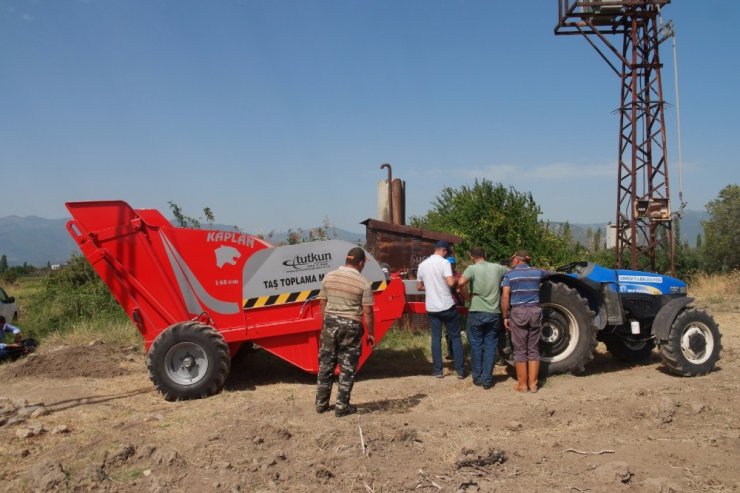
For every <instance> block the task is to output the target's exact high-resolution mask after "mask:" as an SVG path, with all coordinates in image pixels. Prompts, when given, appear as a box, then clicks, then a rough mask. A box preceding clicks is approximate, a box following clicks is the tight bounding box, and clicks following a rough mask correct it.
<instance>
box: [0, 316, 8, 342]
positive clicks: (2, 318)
mask: <svg viewBox="0 0 740 493" xmlns="http://www.w3.org/2000/svg"><path fill="white" fill-rule="evenodd" d="M6 322H7V320H5V317H4V316H3V315H0V325H5V323H6ZM0 337H2V334H0ZM0 340H1V339H0Z"/></svg>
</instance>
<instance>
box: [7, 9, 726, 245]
mask: <svg viewBox="0 0 740 493" xmlns="http://www.w3.org/2000/svg"><path fill="white" fill-rule="evenodd" d="M525 6H526V7H528V8H527V9H526V10H525V8H524V7H525ZM556 14H557V0H536V1H534V2H521V1H515V2H514V1H463V0H457V1H452V0H450V1H441V0H373V1H359V0H342V1H339V0H336V1H330V0H325V1H318V0H317V1H313V0H295V1H287V0H286V1H282V0H243V1H237V0H232V1H226V0H223V1H210V2H204V1H187V0H178V1H175V0H172V1H164V0H137V1H133V0H132V1H126V0H120V1H110V0H105V1H103V0H86V1H77V0H29V1H20V0H18V1H13V0H0V170H1V172H2V176H3V185H4V186H3V189H4V194H3V201H2V208H1V209H0V216H7V215H20V216H27V215H38V216H42V217H47V218H59V217H65V216H67V212H66V209H64V202H65V201H73V200H95V199H123V200H126V201H128V202H129V203H130V204H131V205H132V206H134V207H135V208H156V209H160V210H162V211H166V210H167V202H168V201H174V202H176V203H178V204H179V205H180V206H181V207H182V208H183V210H184V212H185V213H186V214H189V215H192V216H198V215H200V214H201V212H200V211H201V210H202V208H203V207H206V206H208V207H210V208H211V209H212V210H213V211H214V213H215V215H216V220H217V221H218V222H220V223H228V224H236V225H239V226H240V227H242V228H243V229H244V230H245V231H249V232H253V233H268V232H269V231H271V230H286V229H288V228H291V227H292V228H296V227H308V226H313V225H318V224H320V223H321V221H322V220H324V218H326V217H328V218H329V220H330V221H331V222H332V223H333V224H334V225H335V226H338V227H341V228H344V229H348V230H351V231H357V232H361V231H363V227H362V226H361V225H360V224H359V222H360V221H363V220H364V219H367V218H369V217H373V216H374V215H375V210H376V206H375V204H376V197H375V194H376V187H377V182H378V181H380V180H383V179H384V178H385V177H386V171H385V170H381V169H380V165H381V164H382V163H384V162H390V163H391V164H392V166H393V174H394V177H398V178H401V179H403V180H405V181H406V201H407V206H406V207H407V217H408V216H411V215H421V214H424V213H425V212H426V211H427V210H428V209H429V207H430V204H431V202H432V201H433V200H434V198H435V197H436V196H437V195H438V194H439V192H440V191H441V189H442V188H443V187H445V186H452V187H459V186H461V185H465V184H472V183H473V181H474V180H475V178H488V179H491V180H493V181H495V182H499V181H500V182H502V183H503V184H505V185H507V186H513V187H514V188H516V189H517V190H519V191H522V192H526V191H531V192H532V194H533V195H534V198H535V200H536V201H537V202H538V203H539V204H540V206H541V207H542V209H543V216H542V218H543V219H549V220H553V221H563V220H570V221H571V222H578V223H591V222H593V223H596V222H602V223H605V222H607V221H610V220H613V219H614V216H615V208H616V164H615V163H616V159H617V155H616V152H617V135H618V134H617V126H618V120H617V116H616V115H615V114H613V111H614V110H615V108H616V107H617V106H618V103H619V81H618V79H617V77H616V76H615V75H614V74H613V73H612V72H611V70H610V69H609V68H608V66H607V65H606V64H605V63H604V62H603V61H602V60H601V59H600V58H599V57H598V55H597V54H596V52H595V51H594V50H593V48H591V47H590V46H589V45H588V44H587V42H586V41H585V40H584V39H582V38H580V37H577V36H567V37H566V36H557V37H556V36H555V35H554V34H553V27H554V25H555V23H556ZM664 15H665V18H666V19H667V20H668V19H672V20H673V21H674V23H675V25H676V30H677V43H678V65H679V84H680V103H681V106H680V110H681V122H682V137H683V139H682V142H683V171H684V176H683V181H684V198H685V200H686V201H687V202H688V207H689V208H690V209H701V208H703V207H704V205H705V204H706V203H707V202H708V201H709V200H712V199H713V198H715V197H716V196H717V193H718V192H719V191H720V190H721V189H722V187H724V186H725V185H727V184H729V183H738V182H740V172H739V171H738V169H739V168H738V164H737V157H736V156H737V154H738V153H737V150H736V145H737V144H738V139H739V138H740V123H738V120H739V118H738V109H739V108H738V106H739V105H738V91H739V89H738V88H740V64H739V63H738V54H737V48H738V41H737V35H736V31H737V27H738V25H740V2H736V1H729V0H702V1H697V0H674V1H673V3H672V4H670V5H668V7H667V8H666V9H665V10H664ZM661 57H662V60H663V62H664V63H665V67H664V71H663V77H664V92H665V98H666V100H667V101H668V102H669V103H671V104H672V105H674V104H675V94H674V89H673V87H674V78H673V56H672V51H671V47H670V43H664V44H663V46H662V52H661ZM666 120H667V123H668V147H669V153H668V160H669V170H670V179H671V191H672V194H673V199H674V200H673V202H674V204H675V205H677V203H678V191H679V175H678V159H677V145H676V142H677V140H676V124H675V121H676V113H675V106H671V107H670V108H668V110H667V111H666Z"/></svg>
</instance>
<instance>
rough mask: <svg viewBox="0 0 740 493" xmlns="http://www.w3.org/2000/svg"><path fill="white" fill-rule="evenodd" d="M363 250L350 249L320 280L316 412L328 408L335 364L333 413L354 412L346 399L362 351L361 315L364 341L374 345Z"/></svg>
mask: <svg viewBox="0 0 740 493" xmlns="http://www.w3.org/2000/svg"><path fill="white" fill-rule="evenodd" d="M365 260H366V258H365V251H364V250H363V249H362V248H359V247H355V248H352V249H351V250H350V251H349V252H348V253H347V258H346V260H345V264H344V265H343V266H341V267H340V268H339V269H337V270H335V271H332V272H329V273H328V274H327V275H326V277H325V278H324V280H323V281H322V282H321V290H320V291H319V295H318V299H319V302H320V304H321V315H322V317H323V318H324V325H323V328H322V329H321V347H320V348H319V374H318V378H317V382H316V412H318V413H323V412H326V411H328V410H329V398H330V397H331V387H332V384H333V382H334V368H335V367H336V366H337V364H339V383H338V385H337V387H338V388H337V402H336V406H335V408H334V413H335V415H336V416H337V417H342V416H347V415H349V414H353V413H356V412H357V408H356V407H355V406H352V405H350V403H349V399H350V394H351V393H352V386H353V385H354V382H355V373H356V372H357V363H358V362H359V361H360V353H361V352H362V334H363V328H362V318H363V315H364V317H365V325H366V326H367V334H368V335H367V342H368V345H369V346H370V347H371V348H372V347H374V346H375V336H374V319H373V291H372V288H371V284H370V281H368V280H367V279H365V277H364V276H363V275H362V274H361V272H362V269H363V268H364V267H365Z"/></svg>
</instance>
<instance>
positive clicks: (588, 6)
mask: <svg viewBox="0 0 740 493" xmlns="http://www.w3.org/2000/svg"><path fill="white" fill-rule="evenodd" d="M668 3H670V0H591V1H585V0H558V24H557V25H556V26H555V34H556V35H574V34H575V35H578V34H580V35H582V36H583V37H584V38H585V39H586V41H588V43H589V44H590V45H591V46H592V47H593V48H594V49H595V50H596V51H597V52H598V54H599V55H600V56H601V58H602V59H603V60H604V61H606V63H607V64H608V65H609V67H611V69H612V70H613V71H614V73H615V74H616V75H617V77H619V80H620V83H621V101H620V104H619V109H618V110H617V112H618V113H619V161H618V163H619V164H618V179H617V215H616V233H617V234H616V236H617V239H616V266H617V267H618V268H621V267H624V266H625V265H624V264H625V263H626V262H627V259H628V260H629V266H630V267H631V268H632V269H641V268H645V267H649V268H650V269H651V270H656V257H657V256H658V254H659V253H660V252H662V253H663V255H664V256H665V257H666V258H667V259H668V262H669V268H670V272H671V274H674V275H675V263H674V247H673V228H672V217H671V208H670V194H669V191H670V189H669V183H668V161H667V152H666V128H665V118H664V112H663V109H664V105H665V101H664V100H663V84H662V80H661V73H660V70H661V67H662V65H661V63H660V57H659V53H658V47H659V45H660V43H661V42H662V41H663V40H664V39H665V38H662V39H661V36H660V30H659V26H658V16H659V14H660V9H661V7H662V6H664V5H666V4H668ZM611 36H620V37H621V38H622V39H621V40H622V46H621V49H617V48H616V47H615V46H614V45H613V44H612V43H611V42H610V41H609V37H611ZM594 39H595V40H594ZM597 43H598V44H597Z"/></svg>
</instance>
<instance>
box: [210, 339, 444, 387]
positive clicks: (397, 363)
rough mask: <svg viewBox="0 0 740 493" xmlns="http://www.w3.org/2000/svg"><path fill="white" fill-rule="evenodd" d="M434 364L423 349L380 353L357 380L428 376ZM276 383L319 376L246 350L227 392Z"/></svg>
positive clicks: (237, 358)
mask: <svg viewBox="0 0 740 493" xmlns="http://www.w3.org/2000/svg"><path fill="white" fill-rule="evenodd" d="M431 368H432V367H431V363H430V362H429V360H427V358H426V356H425V355H424V351H423V350H421V349H407V350H397V349H378V350H376V351H375V352H374V354H373V355H372V356H371V357H370V358H369V359H368V360H367V361H366V362H365V365H364V366H363V367H362V368H361V369H360V371H359V372H358V374H357V380H358V381H361V380H375V379H381V378H396V377H407V376H413V375H428V374H430V373H431V371H432V370H431ZM274 383H305V384H314V383H316V376H315V375H312V374H310V373H306V372H304V371H303V370H301V369H299V368H296V367H295V366H293V365H292V364H290V363H287V362H286V361H283V360H282V359H280V358H278V357H277V356H275V355H273V354H271V353H269V352H268V351H265V350H262V349H256V350H253V349H247V348H245V349H243V350H241V351H239V352H238V353H237V354H236V355H235V356H234V358H233V359H232V360H231V371H230V372H229V377H228V378H227V379H226V385H225V387H224V388H225V389H226V390H254V388H255V387H257V386H258V385H269V384H274Z"/></svg>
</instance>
